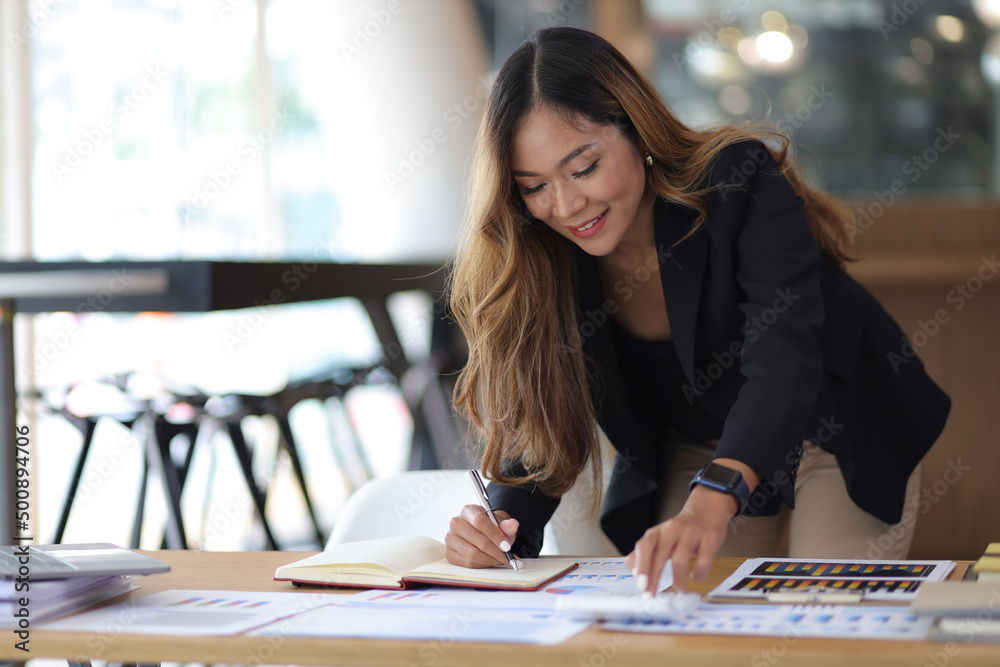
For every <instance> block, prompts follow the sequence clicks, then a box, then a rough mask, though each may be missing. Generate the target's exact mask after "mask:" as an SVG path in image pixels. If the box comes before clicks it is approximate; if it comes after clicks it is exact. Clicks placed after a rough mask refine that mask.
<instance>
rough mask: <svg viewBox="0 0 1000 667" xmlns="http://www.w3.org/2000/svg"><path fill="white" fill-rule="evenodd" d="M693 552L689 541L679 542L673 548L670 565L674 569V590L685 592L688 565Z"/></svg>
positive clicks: (692, 545)
mask: <svg viewBox="0 0 1000 667" xmlns="http://www.w3.org/2000/svg"><path fill="white" fill-rule="evenodd" d="M694 550H695V545H694V544H692V543H691V542H690V540H680V541H679V542H678V543H677V546H676V547H675V548H674V552H673V555H672V559H673V561H672V564H671V565H672V567H673V568H674V588H676V589H677V590H679V591H682V592H683V591H685V590H687V576H688V564H689V563H690V562H691V555H692V554H693V552H694Z"/></svg>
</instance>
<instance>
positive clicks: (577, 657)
mask: <svg viewBox="0 0 1000 667" xmlns="http://www.w3.org/2000/svg"><path fill="white" fill-rule="evenodd" d="M150 555H152V556H154V557H156V558H159V559H160V560H163V561H166V562H168V563H170V564H171V566H172V567H173V569H172V571H171V572H169V573H167V574H158V575H153V576H149V577H144V578H143V579H142V580H141V581H140V583H141V585H142V588H140V589H139V590H137V591H133V592H132V593H130V595H132V596H143V595H149V594H150V593H155V592H158V591H163V590H168V589H171V588H176V589H229V590H245V591H295V590H296V589H295V588H294V587H292V586H291V584H289V583H287V582H276V581H272V580H271V576H272V575H273V574H274V569H275V568H276V567H277V566H278V565H281V564H284V563H287V562H289V561H291V560H295V559H296V558H300V557H304V556H305V555H306V554H294V553H291V552H274V551H259V552H246V553H221V552H208V551H158V552H150ZM740 562H742V561H741V559H737V558H719V559H716V563H715V565H714V567H713V568H712V572H711V573H710V575H709V578H708V581H706V582H705V583H704V584H700V585H698V586H696V587H694V589H693V590H697V591H698V592H700V593H706V592H708V591H709V590H710V589H711V588H713V587H715V586H716V585H717V584H718V583H720V582H721V581H722V579H723V578H725V575H727V574H729V573H730V572H732V571H733V570H734V569H735V568H736V567H737V565H739V563H740ZM967 565H968V563H961V564H959V566H958V567H957V568H956V571H955V572H954V573H953V575H952V576H953V577H954V578H958V577H960V576H961V575H962V574H963V573H964V572H965V569H966V566H967ZM315 590H316V589H309V590H308V591H302V590H300V591H298V592H299V593H300V594H312V593H314V592H315ZM330 594H331V595H337V594H339V593H338V592H336V591H331V592H330ZM5 635H6V637H7V639H6V640H5V641H4V642H3V644H2V645H0V659H14V660H26V659H29V658H43V657H45V658H67V659H69V660H76V661H81V662H82V661H85V660H110V661H122V662H139V663H143V662H146V663H148V662H158V661H181V662H190V661H197V662H205V663H214V662H225V663H243V664H246V663H249V664H288V663H294V664H301V665H318V664H324V665H330V664H337V665H403V666H405V667H411V666H414V665H417V666H426V667H451V666H459V665H461V666H466V665H476V666H477V667H479V666H487V667H490V666H495V667H511V666H512V665H516V666H517V667H529V666H530V665H539V666H544V667H552V666H553V665H567V666H571V667H587V666H591V667H628V666H630V665H651V664H660V663H664V662H665V661H669V663H670V664H671V665H704V666H706V667H725V666H727V665H740V666H741V667H746V666H747V665H750V666H751V667H765V666H768V667H769V666H772V665H780V666H781V667H795V666H798V665H803V666H808V667H823V666H827V665H829V666H834V665H836V666H838V667H840V666H842V665H845V664H850V665H851V667H866V666H868V665H871V666H873V667H874V666H876V665H877V666H878V667H883V666H885V665H913V666H915V667H923V666H924V665H927V664H930V665H937V666H938V667H943V666H944V665H949V666H950V665H982V666H983V667H986V666H989V667H996V665H998V664H1000V645H996V644H994V645H988V644H958V645H955V644H952V645H950V650H949V649H948V645H946V644H938V643H930V642H895V641H885V642H880V641H845V640H830V639H799V638H797V637H794V636H792V637H788V638H787V639H786V638H782V637H753V638H746V637H725V636H712V637H694V636H683V635H676V636H672V635H637V634H625V633H611V632H602V631H600V630H597V629H593V628H592V629H589V630H587V631H585V632H583V633H581V634H579V635H577V636H576V637H573V638H572V639H570V640H569V641H567V642H564V643H562V644H560V645H558V646H524V645H488V644H478V643H450V644H449V643H448V642H447V641H446V640H442V641H441V642H437V643H435V642H429V641H423V642H415V641H372V640H350V639H348V640H345V639H317V638H305V637H270V638H268V637H241V636H236V637H189V638H183V639H179V638H177V637H162V636H152V635H123V634H120V635H92V634H85V633H69V632H44V631H41V630H37V629H31V637H30V647H31V653H30V654H29V655H25V654H24V653H23V652H21V651H18V650H16V649H15V648H14V646H13V644H14V641H15V640H14V639H13V635H12V634H11V633H5ZM949 653H950V655H949Z"/></svg>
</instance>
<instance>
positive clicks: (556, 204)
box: [552, 184, 587, 220]
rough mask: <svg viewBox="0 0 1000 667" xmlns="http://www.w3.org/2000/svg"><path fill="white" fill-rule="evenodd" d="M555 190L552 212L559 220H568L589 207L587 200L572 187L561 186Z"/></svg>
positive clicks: (567, 185)
mask: <svg viewBox="0 0 1000 667" xmlns="http://www.w3.org/2000/svg"><path fill="white" fill-rule="evenodd" d="M554 190H555V192H554V194H553V202H552V212H553V213H555V214H556V217H558V218H562V219H565V220H568V219H570V218H572V217H573V216H574V215H576V214H577V213H579V212H580V211H582V210H583V209H584V207H586V205H587V198H586V197H584V196H583V194H582V193H581V192H580V191H579V190H577V189H576V188H575V187H573V186H572V185H569V184H560V185H558V186H557V187H556V188H554Z"/></svg>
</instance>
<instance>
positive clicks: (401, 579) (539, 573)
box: [274, 535, 576, 590]
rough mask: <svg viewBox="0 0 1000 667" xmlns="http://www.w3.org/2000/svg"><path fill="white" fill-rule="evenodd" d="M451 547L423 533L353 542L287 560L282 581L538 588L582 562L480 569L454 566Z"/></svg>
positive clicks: (534, 562) (527, 563)
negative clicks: (447, 551) (447, 549)
mask: <svg viewBox="0 0 1000 667" xmlns="http://www.w3.org/2000/svg"><path fill="white" fill-rule="evenodd" d="M444 554H445V546H444V545H443V544H441V543H440V542H438V541H437V540H435V539H432V538H430V537H423V536H420V535H409V536H405V537H386V538H382V539H378V540H364V541H361V542H348V543H347V544H341V545H338V546H336V547H333V548H332V549H328V550H326V551H323V552H322V553H318V554H316V555H314V556H309V557H308V558H303V559H302V560H298V561H295V562H294V563H289V564H288V565H282V566H281V567H279V568H278V569H277V570H276V571H275V573H274V579H275V580H276V581H292V582H295V583H299V584H321V585H332V586H358V587H363V588H407V586H408V585H409V584H414V583H421V584H426V583H430V584H440V585H446V586H470V587H474V588H496V589H510V590H537V589H538V588H541V587H542V586H544V585H545V584H546V583H548V582H550V581H552V580H553V579H556V578H558V577H559V576H561V575H563V574H565V573H566V572H568V571H569V570H572V569H573V568H575V567H576V562H575V561H571V562H567V561H554V560H549V559H539V558H528V559H525V560H522V561H520V563H521V571H520V572H516V571H514V569H513V568H511V567H508V566H505V565H504V566H497V567H492V568H483V569H475V568H468V567H461V566H459V565H453V564H451V563H449V562H448V561H447V559H446V558H445V555H444Z"/></svg>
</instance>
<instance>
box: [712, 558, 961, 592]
mask: <svg viewBox="0 0 1000 667" xmlns="http://www.w3.org/2000/svg"><path fill="white" fill-rule="evenodd" d="M954 567H955V563H954V562H952V561H950V560H921V561H916V560H846V559H839V560H838V559H819V558H814V559H807V560H803V559H795V558H750V559H747V560H746V561H744V562H743V564H742V565H740V566H739V568H737V570H736V572H734V573H733V574H732V575H730V576H729V577H728V578H726V580H725V581H723V582H722V583H721V584H719V586H717V587H716V588H715V589H714V590H712V592H710V593H709V594H708V599H710V600H718V599H737V600H766V599H768V598H769V596H771V595H774V594H779V593H780V594H782V595H785V594H795V593H803V594H807V593H810V592H815V591H825V592H829V593H830V594H831V595H833V596H834V597H836V594H838V593H843V594H847V595H845V597H847V596H849V595H850V594H853V595H854V596H855V597H858V598H863V599H865V600H877V601H882V602H887V603H908V602H909V601H911V600H912V599H913V598H914V597H916V595H917V590H918V589H919V588H920V585H921V584H922V583H925V582H932V581H942V580H944V578H945V577H947V576H948V573H949V572H951V570H952V568H954ZM805 601H806V600H803V602H805ZM827 601H829V600H827Z"/></svg>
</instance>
